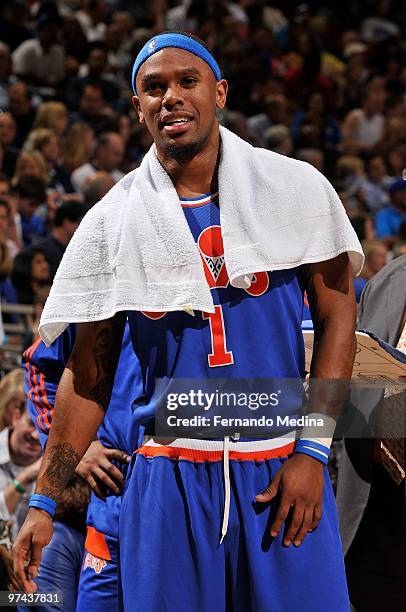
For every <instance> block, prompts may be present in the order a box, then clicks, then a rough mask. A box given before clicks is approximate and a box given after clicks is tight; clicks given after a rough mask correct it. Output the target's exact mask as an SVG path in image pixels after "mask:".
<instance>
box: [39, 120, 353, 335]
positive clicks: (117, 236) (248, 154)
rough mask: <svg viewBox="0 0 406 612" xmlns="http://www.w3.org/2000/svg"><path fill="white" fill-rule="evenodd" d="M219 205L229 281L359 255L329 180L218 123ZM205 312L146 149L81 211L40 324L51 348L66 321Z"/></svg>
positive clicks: (191, 257)
mask: <svg viewBox="0 0 406 612" xmlns="http://www.w3.org/2000/svg"><path fill="white" fill-rule="evenodd" d="M220 135H221V151H220V164H219V175H218V184H219V202H220V217H221V228H222V236H223V243H224V256H225V264H226V268H227V272H228V276H229V278H230V283H231V284H232V285H233V286H235V287H245V288H248V287H249V286H250V283H251V279H252V278H253V275H254V274H255V273H256V272H263V271H270V272H272V270H282V269H287V268H294V267H297V266H301V265H303V264H307V263H315V262H319V261H325V260H328V259H332V258H334V257H336V256H337V255H339V254H340V253H343V252H348V255H349V258H350V261H351V263H352V267H353V271H354V273H355V274H359V272H360V270H361V268H362V265H363V259H364V258H363V253H362V248H361V245H360V243H359V241H358V238H357V236H356V234H355V232H354V230H353V228H352V226H351V224H350V221H349V219H348V217H347V214H346V212H345V210H344V207H343V205H342V203H341V202H340V200H339V198H338V196H337V194H336V192H335V191H334V189H333V187H332V186H331V184H330V183H329V182H328V180H327V179H326V178H325V177H324V176H323V175H322V174H321V173H320V172H318V171H317V170H316V169H315V168H313V167H312V166H310V165H309V164H307V163H304V162H301V161H298V160H295V159H290V158H287V157H284V156H282V155H278V154H277V153H273V152H271V151H267V150H265V149H258V148H254V147H252V146H251V145H250V144H248V143H247V142H245V141H244V140H241V139H240V138H239V137H238V136H236V135H235V134H233V133H232V132H230V131H228V130H227V129H225V128H223V127H221V128H220ZM185 309H186V310H191V309H193V310H201V311H205V312H213V311H214V306H213V300H212V297H211V293H210V288H209V286H208V284H207V282H206V279H205V275H204V270H203V265H202V261H201V258H200V255H199V252H198V248H197V246H196V244H195V242H194V240H193V236H192V234H191V232H190V230H189V227H188V224H187V221H186V219H185V216H184V214H183V211H182V208H181V206H180V204H179V198H178V195H177V193H176V191H175V188H174V186H173V183H172V181H171V179H170V177H169V175H168V174H167V173H166V171H165V170H164V168H163V167H162V165H161V164H160V162H159V161H158V159H157V156H156V149H155V146H154V145H153V146H152V147H151V149H150V150H149V152H148V153H147V154H146V156H145V157H144V159H143V161H142V164H141V166H140V167H139V168H138V169H136V170H133V171H132V172H130V173H129V174H127V175H126V176H125V177H124V178H123V179H122V180H121V181H119V182H118V183H117V184H116V185H115V186H114V187H113V188H112V189H111V190H110V191H109V192H108V193H107V195H106V196H105V197H104V198H103V199H102V200H101V201H100V202H98V203H97V204H96V205H95V206H94V207H93V208H92V209H91V210H90V211H89V212H88V213H87V215H86V216H85V218H84V219H83V221H82V223H81V224H80V226H79V228H78V230H77V231H76V233H75V235H74V236H73V238H72V240H71V242H70V243H69V245H68V248H67V249H66V252H65V254H64V257H63V259H62V261H61V264H60V266H59V269H58V271H57V274H56V276H55V280H54V283H53V285H52V288H51V292H50V294H49V297H48V300H47V302H46V304H45V308H44V311H43V314H42V317H41V322H40V334H41V337H42V338H43V340H44V341H45V343H46V344H47V345H49V344H51V343H52V342H53V341H54V340H55V339H56V338H57V337H58V336H59V335H60V334H61V333H62V332H63V331H64V329H65V328H66V327H67V325H68V324H69V323H80V322H90V321H100V320H104V319H108V318H110V317H112V316H113V315H114V314H115V313H116V312H119V311H128V310H141V311H142V310H145V311H150V312H162V311H173V310H185Z"/></svg>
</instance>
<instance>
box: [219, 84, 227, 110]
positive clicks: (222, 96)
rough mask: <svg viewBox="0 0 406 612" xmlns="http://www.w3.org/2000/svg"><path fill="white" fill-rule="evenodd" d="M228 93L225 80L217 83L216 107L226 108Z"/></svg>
mask: <svg viewBox="0 0 406 612" xmlns="http://www.w3.org/2000/svg"><path fill="white" fill-rule="evenodd" d="M227 92H228V83H227V81H226V80H225V79H221V81H217V83H216V107H217V108H219V109H221V108H224V107H225V104H226V99H227Z"/></svg>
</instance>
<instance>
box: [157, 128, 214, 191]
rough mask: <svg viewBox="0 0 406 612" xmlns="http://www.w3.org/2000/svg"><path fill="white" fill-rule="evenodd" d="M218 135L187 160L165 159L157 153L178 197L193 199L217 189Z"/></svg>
mask: <svg viewBox="0 0 406 612" xmlns="http://www.w3.org/2000/svg"><path fill="white" fill-rule="evenodd" d="M219 152H220V135H219V133H218V132H217V134H215V135H214V138H213V141H212V142H210V143H208V146H206V147H204V149H203V150H202V151H200V152H199V153H197V154H196V155H194V156H193V157H192V158H191V159H188V160H176V159H173V158H167V157H165V155H163V154H160V152H159V151H158V159H159V161H160V163H161V164H162V166H163V167H164V168H165V170H166V172H167V173H168V174H169V176H170V177H171V179H172V182H173V184H174V187H175V189H176V192H177V193H178V195H179V196H180V197H186V198H190V197H194V196H198V195H201V194H204V193H210V192H213V191H215V190H216V189H217V170H218V163H219Z"/></svg>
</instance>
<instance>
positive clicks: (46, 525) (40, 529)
mask: <svg viewBox="0 0 406 612" xmlns="http://www.w3.org/2000/svg"><path fill="white" fill-rule="evenodd" d="M53 531H54V526H53V523H52V518H51V516H50V515H49V514H48V512H46V511H45V510H39V509H37V508H30V509H29V511H28V514H27V518H26V519H25V521H24V523H23V526H22V527H21V529H20V531H19V534H18V536H17V539H16V541H15V542H14V546H13V562H14V572H15V575H16V577H17V580H18V582H19V583H20V585H21V588H22V589H23V591H24V592H25V593H35V591H36V590H37V585H36V584H35V582H34V580H33V578H36V577H37V575H38V568H39V564H40V562H41V552H42V549H43V548H44V546H47V545H48V544H49V542H50V541H51V538H52V534H53Z"/></svg>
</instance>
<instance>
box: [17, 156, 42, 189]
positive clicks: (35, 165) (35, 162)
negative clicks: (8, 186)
mask: <svg viewBox="0 0 406 612" xmlns="http://www.w3.org/2000/svg"><path fill="white" fill-rule="evenodd" d="M27 175H30V176H36V177H38V178H39V179H41V181H42V182H43V183H44V185H46V186H47V185H48V182H49V175H48V171H47V167H46V164H45V160H44V158H43V156H42V155H41V153H40V152H39V151H21V153H20V155H19V156H18V157H17V163H16V169H15V174H14V176H13V180H12V181H11V183H12V185H17V183H18V182H19V180H20V179H21V177H23V176H27Z"/></svg>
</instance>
